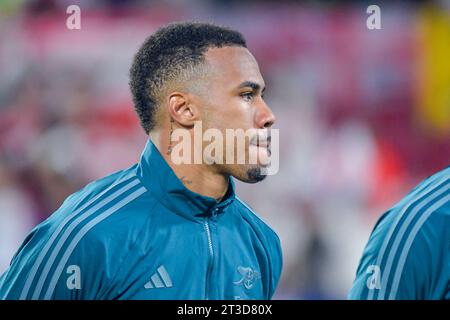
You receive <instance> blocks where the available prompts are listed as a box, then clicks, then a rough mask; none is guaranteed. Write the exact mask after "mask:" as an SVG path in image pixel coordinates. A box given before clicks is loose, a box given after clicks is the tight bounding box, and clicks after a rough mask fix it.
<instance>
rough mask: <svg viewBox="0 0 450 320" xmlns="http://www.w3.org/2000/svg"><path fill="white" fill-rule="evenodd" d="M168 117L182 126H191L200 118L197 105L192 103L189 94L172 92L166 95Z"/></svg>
mask: <svg viewBox="0 0 450 320" xmlns="http://www.w3.org/2000/svg"><path fill="white" fill-rule="evenodd" d="M168 108H169V114H170V117H171V118H172V119H173V120H174V121H176V122H177V123H179V124H180V125H181V126H183V127H192V126H194V122H195V121H198V120H200V113H199V110H198V107H197V106H196V105H195V104H194V103H193V101H192V97H191V96H190V95H189V94H186V93H182V92H173V93H171V94H170V95H169V97H168Z"/></svg>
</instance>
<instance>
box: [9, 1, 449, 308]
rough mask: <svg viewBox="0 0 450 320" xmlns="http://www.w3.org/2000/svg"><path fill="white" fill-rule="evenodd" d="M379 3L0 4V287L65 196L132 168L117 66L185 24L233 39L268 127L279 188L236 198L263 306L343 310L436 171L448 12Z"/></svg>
mask: <svg viewBox="0 0 450 320" xmlns="http://www.w3.org/2000/svg"><path fill="white" fill-rule="evenodd" d="M385 2H386V4H384V3H380V2H379V1H378V2H377V1H373V2H371V1H370V2H364V1H304V2H299V1H245V2H243V1H237V0H236V1H225V0H220V1H219V0H216V1H206V0H194V1H192V0H171V1H165V2H161V1H117V0H116V1H112V0H110V1H106V0H104V1H87V0H86V1H75V0H54V1H26V0H21V1H19V0H0V272H3V271H4V270H5V269H6V267H7V265H8V263H9V261H10V259H11V257H12V255H13V254H14V252H15V250H16V249H17V248H18V246H19V245H20V243H21V241H22V240H23V239H24V237H25V235H26V234H27V233H28V232H29V231H30V230H31V228H32V227H33V226H34V225H35V224H37V223H39V222H40V221H42V220H43V219H45V218H46V217H47V216H48V215H49V214H50V213H52V212H53V211H54V210H55V209H56V208H57V207H58V206H59V205H60V204H61V202H62V201H63V199H64V198H65V197H66V196H68V195H69V194H70V193H72V192H73V191H75V190H77V189H79V188H80V187H82V186H83V185H84V184H86V183H87V182H88V181H90V180H93V179H96V178H99V177H101V176H103V175H105V174H108V173H110V172H112V171H115V170H118V169H121V168H123V167H127V166H129V165H131V164H132V163H134V162H136V161H137V160H138V157H139V155H140V152H141V150H142V148H143V146H144V144H145V141H146V137H145V134H144V133H143V130H142V129H141V128H140V126H139V123H138V120H137V117H136V116H135V114H134V111H133V107H132V102H131V97H130V93H129V90H128V68H129V66H130V64H131V59H132V57H133V54H134V53H135V52H136V50H137V48H138V47H139V45H140V44H141V43H142V42H143V40H144V39H145V38H146V37H147V36H148V35H149V34H150V33H152V32H153V31H155V29H156V28H157V27H159V26H161V25H162V24H165V23H167V22H171V21H178V20H186V19H195V20H200V21H209V22H215V23H219V24H224V25H227V26H230V27H232V28H236V29H238V30H240V31H241V32H242V33H243V34H244V35H245V36H246V38H247V40H248V45H249V48H250V50H251V51H252V52H253V53H254V54H255V56H256V57H257V59H258V60H259V63H260V67H261V70H262V73H263V76H264V77H265V80H266V82H267V94H266V97H267V99H266V100H267V101H268V103H269V105H270V106H271V107H272V109H273V110H274V112H275V114H276V116H277V120H278V122H277V124H276V127H277V128H279V129H280V139H281V154H280V171H279V173H278V174H277V175H275V176H272V177H269V178H268V179H267V180H266V181H264V182H262V183H261V184H259V185H252V186H249V185H244V184H242V183H239V184H238V192H240V194H241V196H242V198H244V199H245V200H247V202H248V203H249V204H250V205H251V206H252V207H253V208H254V209H255V210H256V211H257V212H259V213H260V214H261V216H262V217H263V218H264V219H265V220H266V221H268V222H269V224H270V225H272V226H273V228H274V229H275V230H276V231H277V233H278V234H279V236H280V238H281V242H282V245H283V250H284V271H283V276H282V279H281V282H280V285H279V288H278V292H277V294H276V296H275V298H278V299H343V298H345V297H346V294H347V292H348V290H349V288H350V286H351V284H352V280H353V277H354V274H355V270H356V266H357V263H358V259H359V257H360V254H361V252H362V249H363V247H364V244H365V242H366V241H367V239H368V236H369V233H370V231H371V228H372V226H373V224H374V223H375V221H376V219H377V218H378V217H379V216H380V215H381V214H382V213H383V212H384V211H385V210H386V209H388V208H389V207H390V206H391V205H393V204H394V203H395V202H396V201H397V200H399V199H400V198H401V197H402V196H403V195H404V194H405V193H406V192H407V191H408V190H409V189H410V188H411V187H413V186H414V185H415V184H416V183H418V182H419V181H420V180H422V179H424V178H425V177H427V176H429V175H430V174H432V173H433V172H435V171H438V170H440V169H442V168H444V167H446V166H448V165H449V159H450V139H449V137H450V3H449V2H448V1H434V2H431V1H426V2H425V1H385ZM163 3H164V4H163ZM71 4H77V5H79V6H80V8H81V30H68V29H67V28H66V19H67V17H68V15H67V14H66V8H67V7H68V6H69V5H71ZM369 4H378V5H380V7H381V23H382V29H381V30H368V29H367V28H366V19H367V17H368V14H366V8H367V6H368V5H369ZM124 227H126V226H124Z"/></svg>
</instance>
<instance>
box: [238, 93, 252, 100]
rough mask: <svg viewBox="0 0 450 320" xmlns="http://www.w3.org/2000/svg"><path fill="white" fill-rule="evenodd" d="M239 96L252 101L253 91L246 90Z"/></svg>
mask: <svg viewBox="0 0 450 320" xmlns="http://www.w3.org/2000/svg"><path fill="white" fill-rule="evenodd" d="M241 97H242V98H244V100H245V101H252V99H253V93H251V92H246V93H243V94H241Z"/></svg>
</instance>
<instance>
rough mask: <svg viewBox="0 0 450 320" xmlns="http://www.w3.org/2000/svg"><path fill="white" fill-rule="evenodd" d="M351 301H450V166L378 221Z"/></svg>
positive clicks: (366, 249) (358, 272) (360, 267)
mask: <svg viewBox="0 0 450 320" xmlns="http://www.w3.org/2000/svg"><path fill="white" fill-rule="evenodd" d="M349 298H350V299H369V300H372V299H378V300H384V299H389V300H393V299H399V300H410V299H414V300H415V299H427V300H428V299H433V300H438V299H446V300H450V167H447V168H446V169H445V170H443V171H440V172H438V173H436V174H435V175H433V176H431V177H429V178H428V179H426V180H425V181H423V182H422V183H421V184H419V185H418V186H417V187H416V188H415V189H413V190H412V191H411V192H410V193H409V194H408V195H407V196H406V197H405V198H403V199H402V200H401V201H400V202H399V203H398V204H396V205H395V206H394V207H393V208H391V209H390V210H388V211H387V212H386V213H385V214H384V215H383V216H382V217H381V218H380V219H379V220H378V222H377V224H376V225H375V228H374V230H373V231H372V234H371V236H370V239H369V242H368V243H367V245H366V248H365V250H364V253H363V256H362V258H361V261H360V264H359V267H358V270H357V275H356V280H355V282H354V285H353V288H352V289H351V292H350V294H349Z"/></svg>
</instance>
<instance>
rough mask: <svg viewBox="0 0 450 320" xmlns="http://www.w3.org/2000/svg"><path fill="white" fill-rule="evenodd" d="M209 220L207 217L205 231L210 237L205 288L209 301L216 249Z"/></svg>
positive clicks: (206, 298) (206, 297)
mask: <svg viewBox="0 0 450 320" xmlns="http://www.w3.org/2000/svg"><path fill="white" fill-rule="evenodd" d="M208 221H209V218H208V217H205V230H206V235H207V237H208V249H209V260H208V269H207V271H206V286H205V300H209V282H210V279H209V278H210V276H211V269H212V266H213V262H214V249H213V245H212V238H211V229H210V228H209V222H208Z"/></svg>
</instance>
